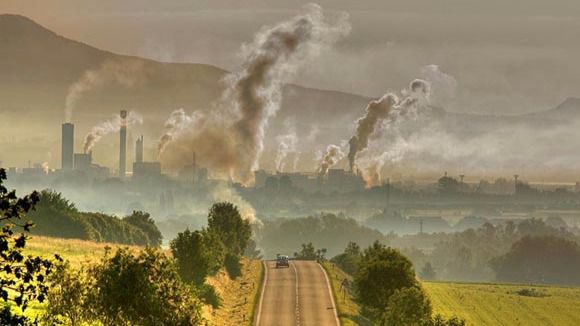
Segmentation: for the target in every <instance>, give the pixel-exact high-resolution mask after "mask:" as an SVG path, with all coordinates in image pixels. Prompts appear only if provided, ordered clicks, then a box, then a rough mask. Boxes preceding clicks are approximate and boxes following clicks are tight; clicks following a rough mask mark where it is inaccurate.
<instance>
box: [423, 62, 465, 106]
mask: <svg viewBox="0 0 580 326" xmlns="http://www.w3.org/2000/svg"><path fill="white" fill-rule="evenodd" d="M420 74H421V78H423V79H425V80H426V81H428V82H429V84H430V85H431V91H432V93H433V95H432V96H431V101H432V102H433V103H435V104H437V105H445V104H447V103H448V101H450V100H452V99H454V98H455V96H456V93H457V87H458V83H457V80H456V79H455V77H453V76H451V75H449V74H446V73H444V72H443V71H441V69H440V68H439V66H438V65H434V64H431V65H427V66H424V67H422V68H421V72H420Z"/></svg>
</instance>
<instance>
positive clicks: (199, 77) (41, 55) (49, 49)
mask: <svg viewBox="0 0 580 326" xmlns="http://www.w3.org/2000/svg"><path fill="white" fill-rule="evenodd" d="M123 59H131V60H138V61H142V62H143V63H144V66H145V67H146V69H147V71H148V80H147V81H146V83H145V84H144V85H139V86H138V87H135V88H127V87H123V86H120V85H108V86H106V87H103V88H100V89H96V90H95V91H93V92H90V93H87V94H86V96H85V97H84V98H82V99H81V101H80V102H79V104H78V109H77V110H76V112H75V114H74V118H73V119H74V122H75V124H76V125H77V138H81V137H82V135H83V134H84V133H86V132H87V130H88V129H89V128H90V127H91V126H92V125H94V124H95V123H97V122H98V121H100V120H102V119H105V118H107V117H109V116H110V115H111V114H113V113H115V112H117V111H119V109H120V108H134V109H135V110H137V111H138V112H140V113H141V114H142V115H143V116H144V117H145V125H144V126H143V128H142V129H143V130H137V131H136V132H144V133H145V134H146V138H148V139H149V143H148V144H149V145H153V144H152V142H153V139H156V138H157V137H159V133H160V132H161V128H162V126H163V122H164V121H165V119H166V118H167V116H168V114H169V113H170V112H171V111H173V110H174V109H177V108H181V107H183V108H185V109H188V110H190V111H191V110H197V109H208V108H210V106H211V103H212V102H213V101H214V100H216V99H217V98H218V97H219V95H220V94H221V91H222V84H221V83H220V80H221V79H222V77H223V76H224V74H225V73H227V72H226V71H224V70H223V69H220V68H217V67H214V66H211V65H206V64H175V63H160V62H156V61H152V60H147V59H141V58H136V57H128V56H122V55H117V54H114V53H111V52H107V51H103V50H99V49H96V48H94V47H92V46H89V45H87V44H84V43H81V42H76V41H72V40H69V39H67V38H64V37H62V36H59V35H57V34H55V33H54V32H52V31H50V30H48V29H46V28H44V27H42V26H40V25H38V24H37V23H35V22H34V21H32V20H30V19H28V18H26V17H23V16H18V15H0V108H1V110H0V114H3V115H4V117H5V120H4V121H9V120H10V121H11V123H9V124H6V125H2V122H0V127H4V130H7V131H9V132H10V134H11V135H12V136H13V137H14V138H15V139H16V140H17V141H18V139H22V138H27V139H29V138H34V137H33V135H30V134H26V133H25V132H24V130H23V128H22V127H23V126H26V125H31V127H32V128H34V130H35V133H34V134H35V135H41V136H42V137H41V138H43V139H42V141H39V142H40V143H42V144H41V145H40V147H41V148H42V149H39V148H38V146H39V142H38V141H34V140H32V142H33V143H35V145H34V146H30V145H26V144H24V143H23V142H20V148H22V147H27V148H29V149H30V150H29V151H27V150H22V149H20V150H18V151H16V152H15V151H13V154H14V155H17V156H18V158H17V159H16V161H18V162H25V160H26V159H28V158H32V159H33V160H34V159H37V160H38V161H41V160H43V158H42V157H43V155H44V156H46V151H47V150H50V151H51V152H53V153H54V154H56V153H57V151H58V148H56V147H55V146H57V145H58V138H59V137H60V135H59V131H58V130H59V128H60V123H62V120H63V117H64V115H63V111H64V100H65V97H66V94H67V90H68V88H69V86H70V85H71V84H72V83H73V82H75V81H76V80H78V79H79V78H80V77H81V76H82V75H83V73H84V72H85V71H86V70H88V69H95V68H98V67H99V66H100V65H101V64H102V63H103V62H105V61H108V60H113V61H115V60H123ZM283 98H284V102H283V106H282V109H281V111H280V112H279V114H278V116H277V117H276V118H275V119H274V121H272V127H273V128H272V129H274V130H281V129H282V126H283V121H284V120H285V119H286V118H288V117H295V118H296V121H295V122H296V128H297V132H298V133H302V134H306V133H309V132H311V128H312V126H313V125H314V124H318V123H320V126H318V127H320V129H321V130H322V131H324V130H325V128H328V127H331V128H340V129H344V126H341V124H342V125H343V124H344V123H346V122H348V121H352V119H353V117H354V116H355V115H358V114H360V112H361V111H362V110H363V109H364V105H365V104H366V103H367V102H368V98H365V97H362V96H358V95H352V94H346V93H340V92H334V91H323V90H316V89H309V88H304V87H299V86H293V85H291V86H287V87H286V88H285V89H284V97H283ZM0 121H1V120H0ZM337 124H339V125H337ZM318 135H319V136H318V137H320V138H318V139H317V140H318V141H320V142H321V143H324V142H327V141H333V140H334V135H332V136H330V134H329V133H323V132H321V133H319V134H318ZM325 135H329V136H328V137H324V136H325ZM3 136H4V135H3ZM273 136H275V135H273ZM8 138H11V137H8V136H4V140H5V142H4V144H3V143H2V140H3V139H2V137H0V150H1V149H2V148H6V146H7V144H6V139H8ZM324 138H326V139H324ZM79 141H80V139H79V140H78V141H77V143H78V142H79ZM45 147H46V149H45ZM20 151H24V152H23V153H22V154H21V155H20V154H19V153H18V152H20ZM97 151H98V150H97ZM29 152H33V153H32V154H30V153H29ZM39 152H42V153H43V154H42V155H40V154H39V155H36V157H35V154H34V153H39ZM98 156H99V155H97V157H98ZM101 156H102V155H101ZM2 159H4V160H5V162H6V164H8V162H10V161H14V159H13V157H11V158H6V157H4V158H2V157H0V160H2ZM56 163H58V160H55V164H54V165H57V164H56ZM18 164H20V165H22V164H23V163H18Z"/></svg>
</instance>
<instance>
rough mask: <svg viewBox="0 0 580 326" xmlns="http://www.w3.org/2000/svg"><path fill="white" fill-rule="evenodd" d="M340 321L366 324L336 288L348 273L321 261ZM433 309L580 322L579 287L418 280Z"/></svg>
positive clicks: (479, 317) (489, 319)
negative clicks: (330, 286)
mask: <svg viewBox="0 0 580 326" xmlns="http://www.w3.org/2000/svg"><path fill="white" fill-rule="evenodd" d="M324 267H325V269H326V271H327V273H328V276H329V278H330V280H331V285H332V287H333V291H334V294H335V299H336V304H337V305H338V310H339V318H340V320H341V323H342V324H343V325H360V326H365V325H370V322H369V321H368V320H366V319H365V318H362V317H360V316H358V314H359V306H358V305H357V304H356V302H354V301H353V299H352V296H351V295H350V294H351V293H348V292H347V293H344V292H343V291H340V284H341V282H342V280H344V279H345V278H346V279H349V280H350V279H351V277H350V276H349V275H347V274H345V273H344V272H343V271H341V270H340V269H339V268H338V267H336V266H335V265H334V264H331V263H329V262H326V263H324ZM422 285H423V288H424V289H425V291H426V292H427V294H428V295H429V297H430V299H431V303H432V305H433V312H434V313H435V314H441V315H443V316H445V317H451V316H454V315H455V316H458V317H460V318H462V319H465V321H466V322H467V325H474V326H481V325H509V326H511V325H522V326H523V325H526V326H527V325H530V326H533V325H538V326H540V325H542V326H544V325H557V326H576V325H580V288H574V287H556V286H541V285H515V284H492V283H452V282H422Z"/></svg>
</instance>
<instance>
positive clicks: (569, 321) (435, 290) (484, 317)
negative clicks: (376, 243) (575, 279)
mask: <svg viewBox="0 0 580 326" xmlns="http://www.w3.org/2000/svg"><path fill="white" fill-rule="evenodd" d="M423 285H424V288H425V290H426V291H427V293H428V294H429V297H430V298H431V301H432V303H433V310H434V312H435V313H440V314H442V315H444V316H446V317H449V316H451V315H457V316H458V317H461V318H463V319H465V320H466V321H467V324H468V325H526V326H528V325H529V326H532V325H542V326H545V325H546V326H547V325H558V326H561V325H570V326H572V325H580V288H566V287H548V286H526V285H507V284H472V283H444V282H424V283H423ZM531 288H533V289H534V290H536V292H539V293H542V294H544V295H545V296H543V297H528V296H521V295H518V294H516V293H515V292H517V291H519V290H522V289H531Z"/></svg>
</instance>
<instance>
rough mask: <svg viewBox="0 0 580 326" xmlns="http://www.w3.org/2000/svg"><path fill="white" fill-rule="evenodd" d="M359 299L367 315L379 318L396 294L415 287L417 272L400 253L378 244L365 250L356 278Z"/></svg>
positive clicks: (357, 297)
mask: <svg viewBox="0 0 580 326" xmlns="http://www.w3.org/2000/svg"><path fill="white" fill-rule="evenodd" d="M354 283H355V288H356V289H357V290H356V299H357V301H358V302H360V303H361V305H362V306H363V308H364V310H365V312H366V314H367V315H369V316H370V317H371V318H379V316H380V314H382V312H383V311H384V310H385V309H386V307H387V304H388V302H389V299H390V297H391V296H392V295H393V293H395V291H396V290H399V289H403V288H407V287H411V286H415V285H416V284H417V281H416V279H415V271H414V270H413V264H412V263H411V261H409V259H407V258H406V257H405V256H403V255H402V254H401V253H400V252H399V251H398V250H396V249H393V248H390V247H386V246H385V245H383V244H381V243H379V242H378V241H377V242H375V243H374V244H373V245H372V246H370V247H369V248H367V249H365V251H364V253H363V256H362V258H361V262H360V264H359V268H358V271H357V272H356V274H355V277H354Z"/></svg>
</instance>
